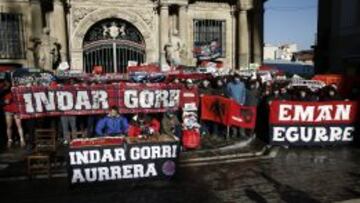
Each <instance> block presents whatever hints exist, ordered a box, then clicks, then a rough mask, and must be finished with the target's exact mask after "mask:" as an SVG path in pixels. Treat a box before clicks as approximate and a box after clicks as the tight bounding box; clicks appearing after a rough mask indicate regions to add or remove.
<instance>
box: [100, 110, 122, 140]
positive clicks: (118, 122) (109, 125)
mask: <svg viewBox="0 0 360 203" xmlns="http://www.w3.org/2000/svg"><path fill="white" fill-rule="evenodd" d="M128 128H129V124H128V121H127V119H126V118H125V117H123V116H121V115H120V114H119V109H118V107H116V106H113V107H111V109H110V112H109V114H108V115H107V116H105V117H104V118H102V119H101V120H99V122H98V123H97V124H96V130H95V131H96V134H97V135H98V136H114V135H125V134H127V132H128Z"/></svg>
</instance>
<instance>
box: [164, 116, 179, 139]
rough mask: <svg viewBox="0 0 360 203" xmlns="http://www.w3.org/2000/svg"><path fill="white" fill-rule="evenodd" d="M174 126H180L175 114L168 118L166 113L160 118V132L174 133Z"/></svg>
mask: <svg viewBox="0 0 360 203" xmlns="http://www.w3.org/2000/svg"><path fill="white" fill-rule="evenodd" d="M176 126H180V122H179V120H178V118H177V117H176V116H174V117H172V118H170V117H169V116H167V115H164V117H163V119H162V120H161V133H163V134H165V135H175V128H176Z"/></svg>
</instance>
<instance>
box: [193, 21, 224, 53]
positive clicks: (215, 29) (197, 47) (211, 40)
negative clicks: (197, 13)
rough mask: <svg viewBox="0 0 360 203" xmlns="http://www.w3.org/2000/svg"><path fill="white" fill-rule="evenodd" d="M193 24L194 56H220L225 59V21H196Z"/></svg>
mask: <svg viewBox="0 0 360 203" xmlns="http://www.w3.org/2000/svg"><path fill="white" fill-rule="evenodd" d="M193 23H194V54H195V56H196V57H199V56H204V55H214V54H220V56H221V57H225V39H226V36H225V20H205V19H202V20H199V19H196V20H194V22H193ZM209 52H210V54H209Z"/></svg>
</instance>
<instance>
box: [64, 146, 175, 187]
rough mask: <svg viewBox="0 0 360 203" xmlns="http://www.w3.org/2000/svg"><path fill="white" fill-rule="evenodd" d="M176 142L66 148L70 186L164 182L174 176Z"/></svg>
mask: <svg viewBox="0 0 360 203" xmlns="http://www.w3.org/2000/svg"><path fill="white" fill-rule="evenodd" d="M179 151H180V148H179V143H178V142H177V141H167V142H146V143H137V144H128V143H126V142H124V143H122V144H116V145H114V144H107V145H93V146H91V145H86V146H79V145H77V146H76V147H70V149H69V153H68V160H67V172H68V180H69V182H70V184H71V185H83V184H93V183H104V182H113V181H118V182H119V181H120V182H121V181H136V180H167V179H170V178H171V177H172V176H174V175H175V173H176V166H177V158H178V155H179Z"/></svg>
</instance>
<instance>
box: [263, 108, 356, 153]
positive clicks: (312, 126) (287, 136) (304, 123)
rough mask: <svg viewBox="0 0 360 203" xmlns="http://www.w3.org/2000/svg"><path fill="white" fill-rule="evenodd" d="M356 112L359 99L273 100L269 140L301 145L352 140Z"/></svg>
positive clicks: (344, 142)
mask: <svg viewBox="0 0 360 203" xmlns="http://www.w3.org/2000/svg"><path fill="white" fill-rule="evenodd" d="M357 112H358V111H357V102H352V101H329V102H298V101H273V102H272V103H271V104H270V115H269V125H270V128H269V129H270V133H269V136H270V142H271V144H273V145H299V146H307V145H320V146H321V145H335V144H346V143H351V142H352V141H353V140H354V131H355V126H356V123H357V122H358V121H357V115H356V114H357Z"/></svg>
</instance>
